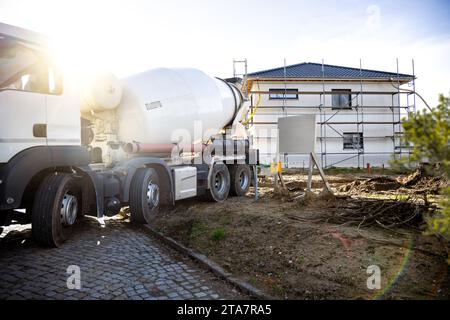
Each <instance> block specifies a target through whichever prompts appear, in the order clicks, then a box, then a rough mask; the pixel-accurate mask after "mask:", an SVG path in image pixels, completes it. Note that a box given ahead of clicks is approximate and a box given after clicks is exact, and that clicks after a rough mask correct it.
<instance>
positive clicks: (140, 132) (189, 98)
mask: <svg viewBox="0 0 450 320" xmlns="http://www.w3.org/2000/svg"><path fill="white" fill-rule="evenodd" d="M122 84H123V92H122V100H121V103H120V105H119V106H118V108H117V115H118V119H119V133H118V136H119V140H120V141H122V142H140V143H174V142H180V140H182V141H183V142H186V143H198V142H200V141H207V140H208V139H209V138H210V137H211V136H212V135H215V134H217V133H219V132H220V130H221V129H223V128H224V127H225V126H226V125H227V124H229V123H230V122H232V121H233V119H234V117H235V115H236V113H237V111H238V109H239V108H240V106H241V104H242V96H241V95H240V93H239V91H238V90H237V89H236V88H235V87H234V86H232V85H230V84H228V83H226V82H225V81H223V80H221V79H216V78H212V77H210V76H208V75H206V74H205V73H203V72H202V71H200V70H196V69H165V68H161V69H154V70H150V71H147V72H144V73H140V74H137V75H134V76H131V77H129V78H126V79H124V80H123V81H122Z"/></svg>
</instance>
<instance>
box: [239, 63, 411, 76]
mask: <svg viewBox="0 0 450 320" xmlns="http://www.w3.org/2000/svg"><path fill="white" fill-rule="evenodd" d="M323 69H324V70H323V73H322V64H321V63H312V62H303V63H299V64H294V65H290V66H286V78H302V79H308V78H312V79H316V78H317V79H321V78H325V79H327V78H328V79H359V78H363V79H380V80H381V79H386V80H389V79H390V78H394V79H396V78H397V77H399V78H402V79H405V78H407V79H411V80H412V79H414V76H412V75H410V74H402V73H399V74H397V73H396V72H385V71H376V70H368V69H361V70H360V69H359V68H349V67H341V66H334V65H329V64H324V65H323ZM248 77H249V78H284V67H280V68H275V69H269V70H264V71H259V72H253V73H249V74H248Z"/></svg>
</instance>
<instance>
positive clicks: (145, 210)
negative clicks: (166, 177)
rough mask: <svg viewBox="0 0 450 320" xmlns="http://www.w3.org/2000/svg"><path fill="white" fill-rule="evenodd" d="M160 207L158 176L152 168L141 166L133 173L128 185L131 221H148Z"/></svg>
mask: <svg viewBox="0 0 450 320" xmlns="http://www.w3.org/2000/svg"><path fill="white" fill-rule="evenodd" d="M159 207H160V188H159V177H158V174H157V172H156V170H155V169H153V168H141V169H138V170H137V171H136V173H135V174H134V177H133V180H132V181H131V186H130V211H131V218H130V220H131V222H133V223H139V224H145V223H149V222H150V219H151V217H152V216H155V215H156V214H157V213H158V211H159Z"/></svg>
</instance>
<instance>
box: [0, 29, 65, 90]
mask: <svg viewBox="0 0 450 320" xmlns="http://www.w3.org/2000/svg"><path fill="white" fill-rule="evenodd" d="M0 90H19V91H31V92H39V93H46V94H61V92H62V77H61V75H60V74H59V72H58V71H57V70H56V69H55V68H53V67H52V66H51V64H50V63H49V60H48V59H47V57H46V56H45V55H43V53H42V52H38V51H35V50H32V49H30V48H28V47H27V46H25V45H23V44H21V43H20V42H18V41H16V40H14V39H9V38H7V37H6V36H0Z"/></svg>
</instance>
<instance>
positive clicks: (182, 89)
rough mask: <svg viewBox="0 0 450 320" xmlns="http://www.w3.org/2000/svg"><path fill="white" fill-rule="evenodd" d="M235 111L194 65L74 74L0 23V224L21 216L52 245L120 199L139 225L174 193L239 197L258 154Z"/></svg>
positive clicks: (218, 85) (227, 88)
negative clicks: (81, 78)
mask: <svg viewBox="0 0 450 320" xmlns="http://www.w3.org/2000/svg"><path fill="white" fill-rule="evenodd" d="M78 87H79V88H83V87H84V88H83V89H82V90H81V91H78V89H77V88H78ZM245 112H246V105H245V103H244V98H243V96H242V95H241V93H240V92H239V90H238V89H237V88H236V87H234V86H233V85H232V84H230V83H228V82H226V81H224V80H222V79H218V78H213V77H210V76H208V75H206V74H205V73H203V72H201V71H199V70H196V69H164V68H160V69H154V70H150V71H147V72H143V73H140V74H137V75H134V76H131V77H128V78H127V79H124V80H122V81H119V80H117V79H116V78H115V77H114V76H112V75H108V74H104V75H101V76H100V77H94V78H92V79H91V81H87V82H85V83H83V84H82V85H80V84H75V83H73V82H72V79H70V78H67V77H64V75H63V74H62V73H61V72H60V71H59V69H58V66H57V65H56V64H55V63H54V62H53V60H52V59H51V58H50V57H49V55H48V52H47V51H46V45H45V41H42V37H40V36H39V35H37V34H34V33H33V32H29V31H27V30H23V29H20V28H16V27H13V26H9V25H5V24H1V23H0V225H8V224H10V223H13V222H30V221H31V222H32V230H33V235H34V237H35V239H36V240H37V241H38V242H39V243H41V244H44V245H49V246H59V245H61V244H62V243H63V241H64V240H65V238H66V237H67V230H68V229H70V227H71V226H72V225H73V224H74V223H75V222H76V221H77V219H78V218H79V217H81V216H82V215H84V214H87V215H96V216H97V217H102V216H103V215H109V216H111V215H115V214H117V213H118V212H119V211H120V210H121V208H122V207H124V206H130V209H131V220H132V221H134V222H137V223H148V222H149V221H150V220H151V217H152V216H153V215H155V214H157V212H158V211H159V210H160V208H161V207H162V206H164V205H173V204H174V202H175V201H177V200H181V199H185V198H189V197H195V196H200V195H203V196H205V197H207V198H208V199H210V200H213V201H224V200H226V198H227V197H228V194H229V193H231V194H234V195H237V196H243V195H245V194H246V192H247V191H248V190H249V187H250V181H251V171H253V173H254V176H255V178H256V170H255V167H254V165H256V163H257V158H258V157H257V150H252V149H250V147H249V143H248V140H247V139H246V130H245V128H244V126H242V125H241V124H240V123H239V122H240V121H239V120H241V119H242V118H243V116H244V114H245ZM205 154H207V155H208V157H204V155H205ZM180 159H181V160H182V161H180ZM205 159H206V160H205ZM17 209H26V210H25V213H23V212H22V211H20V212H19V211H17Z"/></svg>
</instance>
